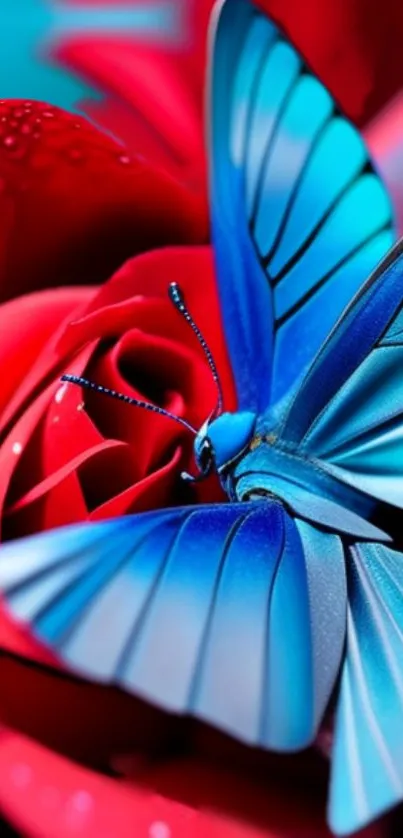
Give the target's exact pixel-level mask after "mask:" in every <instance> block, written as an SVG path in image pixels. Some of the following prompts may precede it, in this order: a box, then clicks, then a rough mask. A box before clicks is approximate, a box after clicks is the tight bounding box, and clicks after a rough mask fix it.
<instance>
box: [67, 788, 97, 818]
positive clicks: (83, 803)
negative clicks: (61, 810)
mask: <svg viewBox="0 0 403 838" xmlns="http://www.w3.org/2000/svg"><path fill="white" fill-rule="evenodd" d="M70 804H71V806H72V807H73V809H75V811H76V812H83V813H87V812H90V811H91V809H92V808H93V805H94V801H93V799H92V796H91V795H90V793H89V792H88V791H76V792H75V794H73V796H72V797H71V799H70Z"/></svg>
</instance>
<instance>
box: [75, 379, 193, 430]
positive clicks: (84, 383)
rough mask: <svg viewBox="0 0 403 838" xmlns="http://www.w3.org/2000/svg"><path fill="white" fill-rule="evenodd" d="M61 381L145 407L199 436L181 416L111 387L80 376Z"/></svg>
mask: <svg viewBox="0 0 403 838" xmlns="http://www.w3.org/2000/svg"><path fill="white" fill-rule="evenodd" d="M61 381H68V382H69V384H77V386H78V387H85V388H86V389H87V390H95V392H96V393H103V394H104V395H105V396H111V398H113V399H119V401H121V402H125V403H126V404H131V405H134V406H135V407H143V408H144V410H150V411H151V413H158V414H159V415H160V416H167V417H168V419H173V420H174V422H178V424H179V425H183V427H184V428H187V430H188V431H191V432H192V434H195V435H196V434H197V431H196V430H195V428H193V427H192V425H189V423H188V422H186V421H185V419H181V418H180V416H175V415H174V414H173V413H169V411H168V410H164V408H162V407H157V405H155V404H150V403H149V402H142V401H140V400H139V399H132V398H131V396H125V395H124V393H118V392H117V390H110V389H109V387H103V386H102V385H101V384H95V383H94V381H89V380H88V378H82V377H81V376H80V375H62V377H61Z"/></svg>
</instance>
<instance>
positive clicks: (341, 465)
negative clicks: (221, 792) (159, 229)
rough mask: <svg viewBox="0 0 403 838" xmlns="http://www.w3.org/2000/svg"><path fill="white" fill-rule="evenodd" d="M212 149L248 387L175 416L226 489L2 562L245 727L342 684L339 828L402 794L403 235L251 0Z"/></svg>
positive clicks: (202, 704) (140, 691)
mask: <svg viewBox="0 0 403 838" xmlns="http://www.w3.org/2000/svg"><path fill="white" fill-rule="evenodd" d="M210 151H211V175H210V194H211V207H212V229H213V240H214V247H215V253H216V263H217V277H218V285H219V292H220V298H221V309H222V317H223V322H224V329H225V335H226V341H227V345H228V349H229V354H230V359H231V364H232V370H233V373H234V378H235V381H236V389H237V399H238V410H237V412H235V413H226V412H223V408H222V398H221V394H219V399H218V403H217V409H216V410H215V411H214V413H213V415H211V416H210V417H209V418H208V420H207V421H206V423H205V424H204V425H203V427H202V428H201V429H200V430H199V431H196V429H192V428H191V427H190V426H189V425H187V423H185V424H186V425H187V427H188V428H189V430H190V431H192V432H194V433H195V443H194V454H195V463H196V466H197V468H198V477H197V479H202V478H204V477H205V476H206V475H207V474H209V473H210V472H212V471H214V470H215V471H216V472H217V473H218V475H219V477H220V480H221V482H222V485H223V487H224V489H225V491H226V493H227V495H228V499H229V500H228V502H227V503H223V504H221V505H219V504H216V505H205V506H203V505H199V506H185V507H180V508H172V509H164V510H158V511H154V512H150V513H145V514H139V515H135V516H128V517H125V518H120V519H115V520H108V521H105V522H101V523H93V524H83V525H79V526H71V527H67V528H63V529H61V530H55V531H51V532H47V533H44V534H41V535H39V536H35V537H32V538H29V539H27V540H23V541H16V542H13V543H10V544H6V545H4V546H3V547H2V548H1V551H0V586H1V588H2V589H3V591H4V594H5V597H6V600H7V602H8V606H9V608H10V609H11V612H12V614H13V615H14V616H15V617H17V618H19V619H21V620H25V621H29V623H30V625H31V627H32V630H33V631H34V632H35V634H36V636H37V637H38V638H39V639H40V640H42V641H43V642H44V643H46V644H48V646H50V647H51V648H52V649H53V650H54V651H55V652H56V653H57V654H58V655H59V656H60V658H61V659H62V660H63V662H64V663H65V664H66V665H67V666H69V667H70V668H71V669H72V670H73V671H74V672H76V673H79V674H81V675H83V676H85V677H87V678H91V679H95V680H97V681H101V682H104V683H108V684H117V685H119V686H120V687H122V688H123V689H125V690H127V691H128V692H131V693H134V694H135V695H137V696H141V697H143V698H145V699H147V700H149V701H151V702H153V703H156V704H158V705H159V706H161V707H163V708H164V709H165V710H167V711H171V712H173V713H184V714H191V715H193V716H196V717H197V718H199V719H203V720H204V721H207V722H209V723H211V724H212V725H215V726H216V727H218V728H221V729H222V730H224V731H227V732H228V733H230V734H232V735H233V736H234V737H236V738H238V739H240V740H242V741H244V742H247V743H251V744H253V745H258V746H261V747H263V748H268V749H273V750H277V751H296V750H298V749H302V748H305V747H306V746H308V745H310V744H311V743H313V742H314V741H315V739H316V737H317V734H318V730H319V728H320V725H321V723H322V721H323V718H324V715H325V713H326V711H327V709H328V707H329V704H330V702H333V701H335V703H336V718H335V738H334V751H333V756H332V778H331V789H330V806H329V822H330V825H331V827H332V829H333V831H334V832H335V833H336V834H339V835H343V834H346V833H349V832H351V831H354V830H356V829H358V828H359V827H360V826H362V825H363V824H365V823H366V822H367V821H369V820H370V819H371V818H374V817H376V816H377V815H379V814H380V813H381V812H383V811H384V810H385V809H387V808H389V807H391V806H392V805H394V804H396V803H397V802H398V801H401V800H402V799H403V768H402V766H403V725H402V718H403V555H402V553H401V552H399V550H398V547H399V515H400V513H399V510H400V509H401V508H402V507H403V374H402V369H403V244H401V243H400V244H397V245H394V247H393V249H392V250H390V248H391V247H392V245H393V243H394V240H395V234H394V229H393V219H392V211H391V207H390V202H389V199H388V196H387V194H386V192H385V190H384V187H383V185H382V184H381V182H380V180H379V178H378V177H377V175H376V173H375V171H374V169H373V167H372V165H371V162H370V161H369V159H368V155H367V152H366V149H365V146H364V144H363V142H362V140H361V138H360V137H359V135H358V134H357V132H356V130H355V129H354V127H353V126H352V125H351V124H350V123H349V122H348V121H347V120H346V119H344V118H343V116H342V115H341V114H340V112H339V110H338V108H337V107H336V105H335V103H334V101H333V99H332V97H331V95H330V94H329V93H328V91H327V90H326V89H325V88H324V87H323V85H322V84H321V83H320V82H319V81H318V80H317V79H316V78H315V76H314V75H313V74H312V73H311V72H310V71H309V69H308V68H307V66H306V65H305V63H304V62H303V60H302V59H301V58H300V57H299V55H298V54H297V52H296V51H295V49H294V48H293V47H292V46H291V45H290V44H289V43H288V41H287V39H286V38H285V37H284V36H283V35H282V34H281V33H280V32H279V30H278V29H277V27H276V26H274V25H273V23H271V22H270V21H269V20H268V19H267V17H266V16H265V15H264V14H263V13H261V12H260V11H259V10H258V9H257V8H255V6H254V5H253V4H252V3H250V2H249V0H226V1H225V2H223V3H221V4H220V6H219V8H218V11H217V13H216V15H215V22H214V39H213V47H212V72H211V84H210ZM389 250H390V252H388V251H389ZM385 254H388V255H386V256H385ZM368 276H369V279H367V277H368ZM170 294H171V298H172V300H173V302H174V304H175V305H176V307H177V309H178V311H179V312H180V313H181V314H182V315H183V316H184V317H185V318H186V319H187V321H188V322H189V325H190V326H191V327H192V328H193V330H194V331H195V333H196V336H197V337H198V339H199V340H200V342H201V343H202V345H203V347H204V349H205V352H206V355H207V360H208V362H209V364H210V367H211V370H212V373H213V375H214V376H215V379H216V382H217V385H218V386H219V380H218V375H217V371H216V369H215V366H214V362H213V359H212V358H211V354H210V352H209V350H208V347H207V346H206V344H205V342H204V340H203V338H202V336H201V335H200V332H199V330H198V328H197V326H196V325H195V322H194V321H193V319H192V317H191V315H190V313H189V312H188V310H187V308H186V304H185V301H184V299H183V297H182V295H181V292H180V289H179V288H178V287H177V286H176V285H175V284H173V285H172V286H171V288H170ZM80 381H81V383H82V384H83V385H84V386H91V387H94V388H95V389H99V390H103V389H104V388H102V387H100V386H98V385H96V384H92V383H91V382H86V381H85V380H80ZM79 383H80V382H79ZM112 395H115V396H116V397H118V398H124V399H125V400H127V399H126V398H125V397H121V396H119V394H116V393H115V394H113V393H112ZM143 406H145V407H147V409H149V410H154V411H157V412H158V411H159V412H160V409H159V408H158V407H157V406H154V405H144V404H143ZM172 418H175V417H172ZM176 421H180V422H182V423H183V422H184V420H181V419H178V418H177V419H176ZM186 479H188V480H191V479H192V478H191V477H190V475H187V478H186Z"/></svg>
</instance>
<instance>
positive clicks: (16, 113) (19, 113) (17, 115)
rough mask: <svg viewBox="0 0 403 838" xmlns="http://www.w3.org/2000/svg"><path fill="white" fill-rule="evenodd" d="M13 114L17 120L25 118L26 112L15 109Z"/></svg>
mask: <svg viewBox="0 0 403 838" xmlns="http://www.w3.org/2000/svg"><path fill="white" fill-rule="evenodd" d="M13 114H14V117H15V119H22V118H23V116H25V111H24V110H23V109H22V108H15V110H14V111H13Z"/></svg>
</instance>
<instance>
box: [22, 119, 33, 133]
mask: <svg viewBox="0 0 403 838" xmlns="http://www.w3.org/2000/svg"><path fill="white" fill-rule="evenodd" d="M20 133H21V134H25V135H27V134H32V127H31V125H29V124H28V122H24V123H23V124H22V125H21V127H20Z"/></svg>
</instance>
